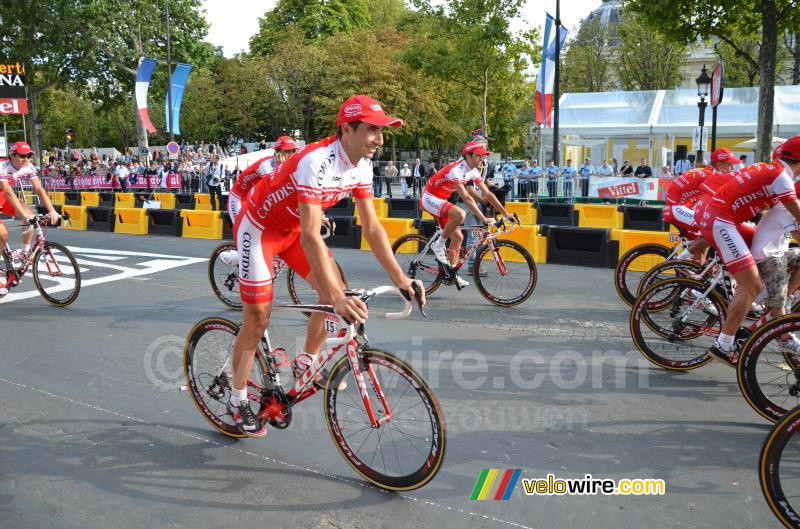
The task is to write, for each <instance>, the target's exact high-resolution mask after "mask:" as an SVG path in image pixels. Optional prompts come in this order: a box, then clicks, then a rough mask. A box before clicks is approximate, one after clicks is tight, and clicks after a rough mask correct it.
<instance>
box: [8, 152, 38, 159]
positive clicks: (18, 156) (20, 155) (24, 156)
mask: <svg viewBox="0 0 800 529" xmlns="http://www.w3.org/2000/svg"><path fill="white" fill-rule="evenodd" d="M12 154H14V155H15V156H16V157H17V158H33V153H32V152H29V153H28V154H20V153H18V152H15V153H12Z"/></svg>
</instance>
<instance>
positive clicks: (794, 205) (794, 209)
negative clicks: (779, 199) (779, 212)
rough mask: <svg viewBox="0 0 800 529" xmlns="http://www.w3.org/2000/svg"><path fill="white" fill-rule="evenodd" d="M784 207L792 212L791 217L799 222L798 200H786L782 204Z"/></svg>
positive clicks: (799, 203)
mask: <svg viewBox="0 0 800 529" xmlns="http://www.w3.org/2000/svg"><path fill="white" fill-rule="evenodd" d="M783 206H784V207H785V208H786V211H788V212H789V213H791V214H792V217H794V218H795V220H797V222H798V223H800V201H797V200H793V201H792V202H786V203H784V204H783Z"/></svg>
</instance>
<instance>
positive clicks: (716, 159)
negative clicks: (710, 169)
mask: <svg viewBox="0 0 800 529" xmlns="http://www.w3.org/2000/svg"><path fill="white" fill-rule="evenodd" d="M740 161H741V160H739V158H737V157H736V155H735V154H733V153H732V152H731V151H730V150H728V149H725V148H724V147H723V148H720V149H717V150H716V151H714V152H712V153H711V163H720V162H722V163H725V162H728V163H732V164H734V165H736V164H738V163H739V162H740Z"/></svg>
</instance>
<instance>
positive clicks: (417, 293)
mask: <svg viewBox="0 0 800 529" xmlns="http://www.w3.org/2000/svg"><path fill="white" fill-rule="evenodd" d="M411 288H412V289H414V299H415V300H416V301H417V308H418V309H419V312H420V314H422V316H424V317H425V318H427V317H428V315H427V314H426V313H425V309H423V308H422V307H423V305H422V287H421V286H420V285H419V282H417V281H416V280H414V281H411ZM400 293H401V294H402V295H403V297H404V298H405V300H406V301H411V295H410V294H409V293H408V292H406V291H405V290H401V291H400Z"/></svg>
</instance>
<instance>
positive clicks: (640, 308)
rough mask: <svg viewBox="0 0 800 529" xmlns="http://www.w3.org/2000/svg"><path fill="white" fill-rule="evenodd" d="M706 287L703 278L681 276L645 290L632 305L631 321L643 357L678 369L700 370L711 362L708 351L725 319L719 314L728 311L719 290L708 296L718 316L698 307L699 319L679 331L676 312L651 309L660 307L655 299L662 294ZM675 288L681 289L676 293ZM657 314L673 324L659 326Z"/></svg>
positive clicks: (662, 365)
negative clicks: (674, 313) (701, 279)
mask: <svg viewBox="0 0 800 529" xmlns="http://www.w3.org/2000/svg"><path fill="white" fill-rule="evenodd" d="M706 289H707V286H706V285H705V283H704V282H702V281H697V280H695V279H683V278H680V279H667V280H664V281H659V282H658V283H656V284H654V285H653V286H651V287H650V288H648V289H647V290H645V291H644V292H643V293H642V295H641V296H640V297H639V298H638V299H637V300H636V303H634V305H633V307H632V308H631V315H630V320H629V322H630V333H631V338H632V339H633V343H634V345H636V348H637V349H638V350H639V352H640V353H642V356H644V357H645V358H647V359H648V360H649V361H650V362H652V363H653V364H655V365H657V366H659V367H662V368H664V369H669V370H674V371H687V370H690V369H697V368H698V367H702V366H704V365H706V364H707V363H709V362H711V357H710V356H709V355H708V352H707V351H708V349H709V347H711V344H712V343H713V340H714V339H716V337H717V335H719V332H720V330H721V327H722V320H721V319H720V318H719V315H721V314H725V310H726V305H725V303H724V302H723V300H722V299H721V298H720V296H719V294H718V293H717V292H715V291H711V292H710V293H709V296H708V299H709V301H710V302H711V303H712V305H713V308H714V309H715V310H716V311H717V315H716V316H715V315H713V314H709V313H708V312H706V310H705V308H703V309H700V307H699V306H698V307H697V308H696V309H695V313H692V314H693V315H694V318H696V319H694V320H692V321H691V322H689V321H688V320H687V322H685V323H683V324H682V325H681V326H680V327H679V328H678V331H679V332H678V334H676V333H675V329H676V328H675V327H674V326H673V325H674V324H675V319H674V318H675V317H673V316H672V311H670V313H667V314H666V315H665V313H664V310H663V309H661V310H655V311H652V313H651V312H650V310H649V307H650V306H651V305H655V306H658V303H657V302H654V301H653V300H654V299H655V298H656V296H658V295H662V294H663V295H666V296H674V297H675V298H676V299H683V298H682V296H681V294H682V293H683V292H684V291H689V292H704V291H705V290H706ZM675 290H678V291H679V292H677V293H676V292H675ZM689 301H691V300H689ZM697 309H700V310H697ZM678 310H680V307H678ZM656 316H657V317H658V319H659V321H661V320H668V323H669V326H667V324H662V325H659V324H658V323H657V322H656V319H655V317H656ZM643 324H644V325H643ZM652 335H655V336H652ZM703 337H705V338H707V339H703ZM689 342H692V343H689ZM676 343H677V344H678V345H677V346H676V345H675V344H676ZM666 355H669V356H666Z"/></svg>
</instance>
